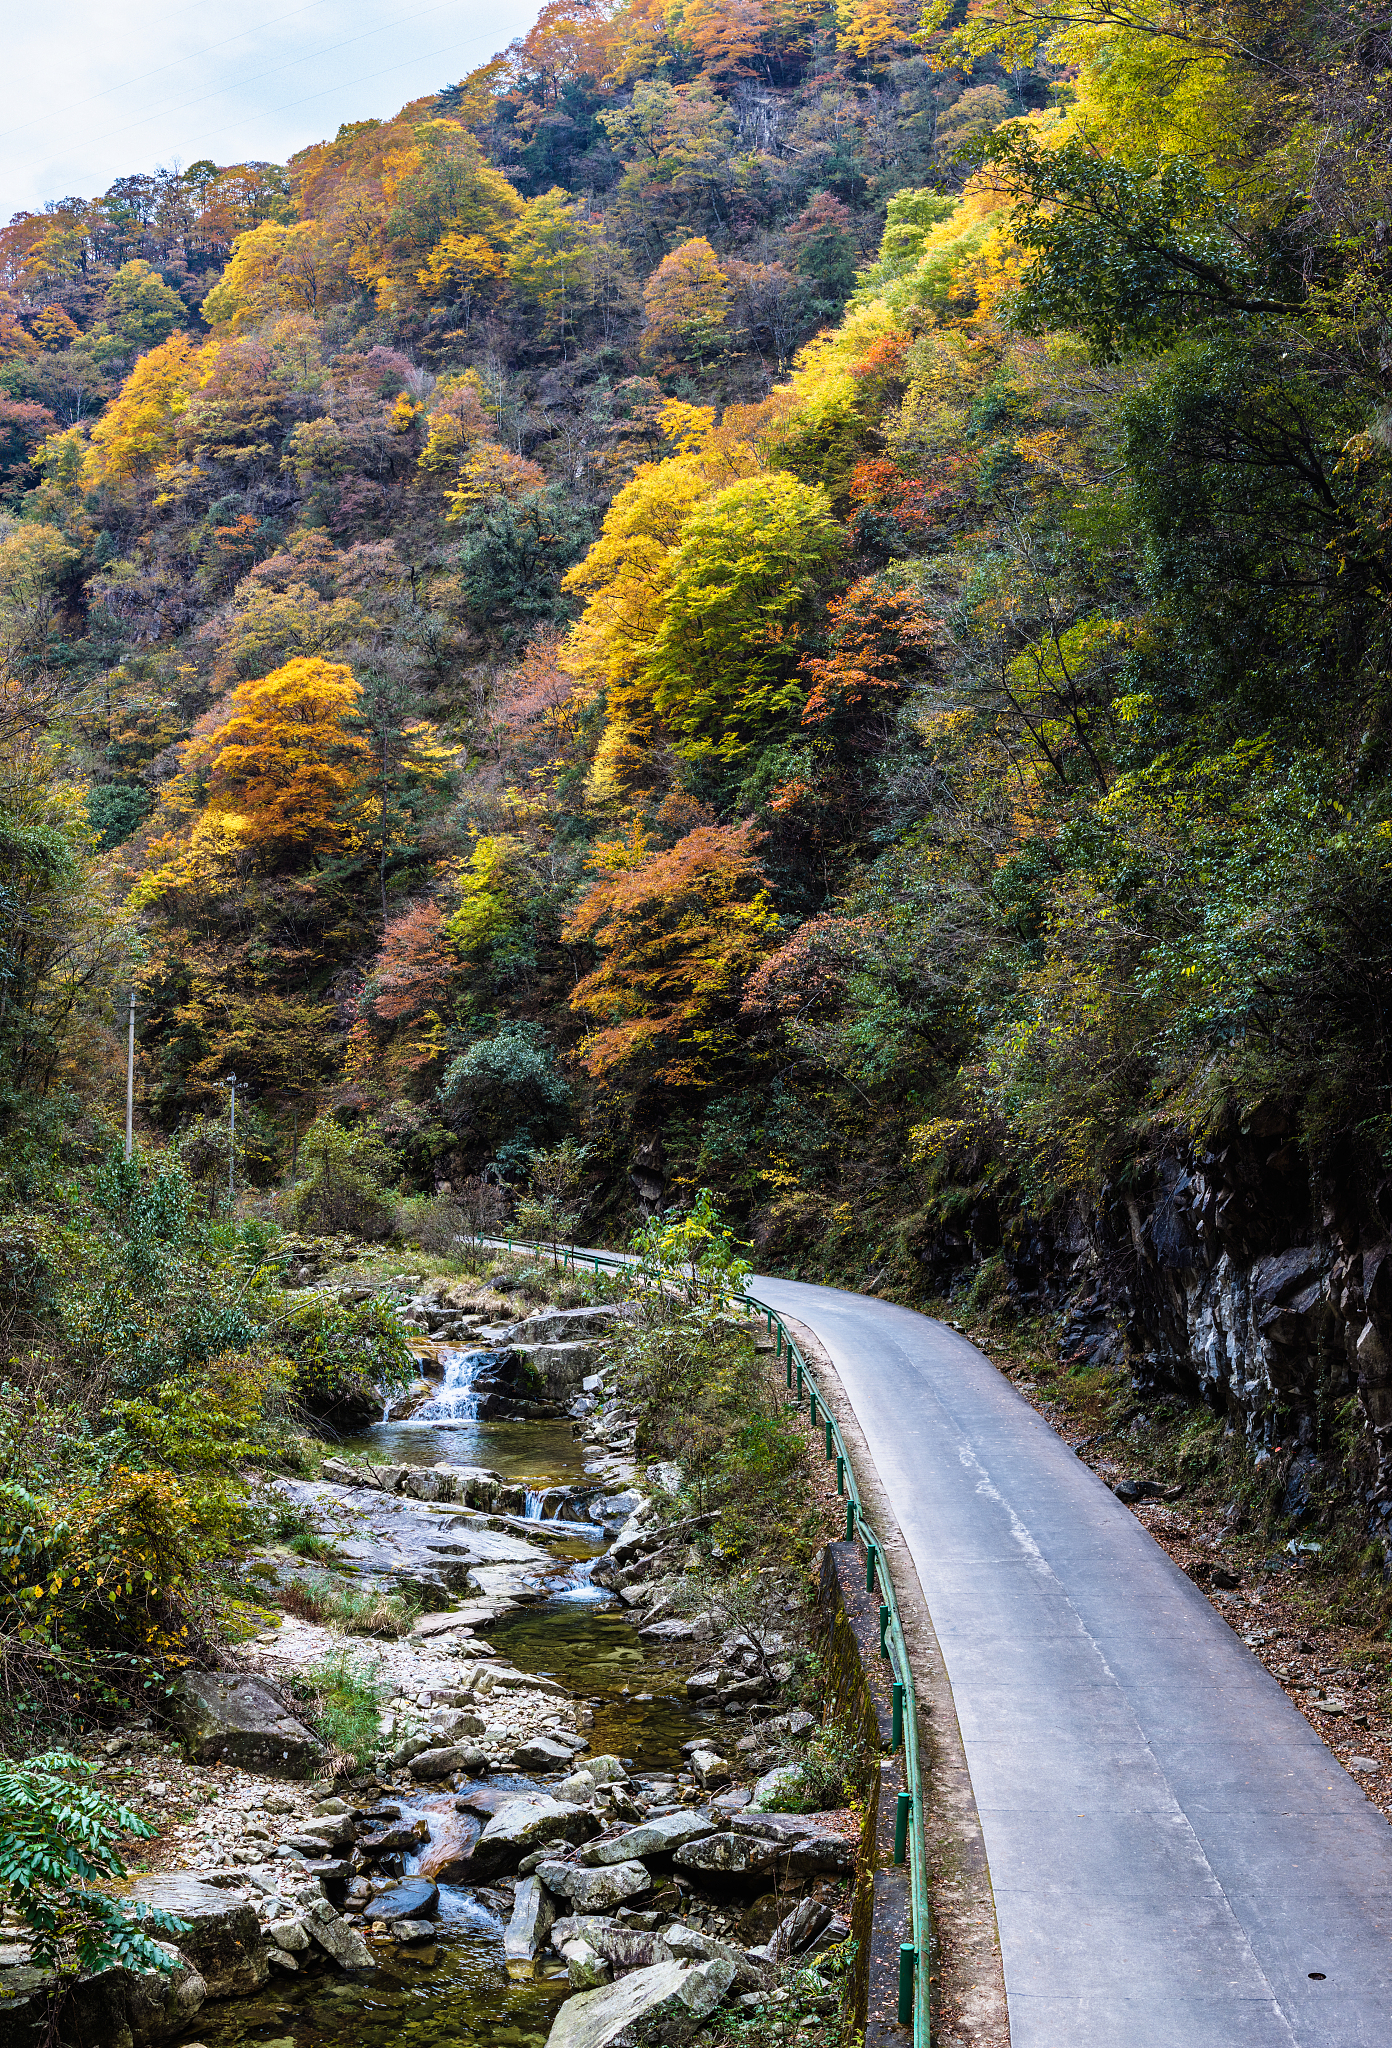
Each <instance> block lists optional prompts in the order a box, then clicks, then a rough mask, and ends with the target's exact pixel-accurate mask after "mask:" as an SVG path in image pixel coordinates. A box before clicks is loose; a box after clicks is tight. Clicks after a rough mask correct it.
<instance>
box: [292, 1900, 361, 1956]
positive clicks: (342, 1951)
mask: <svg viewBox="0 0 1392 2048" xmlns="http://www.w3.org/2000/svg"><path fill="white" fill-rule="evenodd" d="M305 1925H306V1926H307V1928H308V1929H309V1936H310V1940H311V1941H317V1942H318V1944H319V1946H320V1948H321V1949H323V1951H324V1953H325V1955H328V1956H332V1957H333V1959H334V1961H335V1962H336V1963H337V1964H338V1965H339V1967H340V1968H341V1969H344V1970H370V1969H371V1968H372V1951H371V1949H370V1948H369V1947H368V1945H367V1943H366V1942H365V1941H364V1940H363V1938H362V1936H361V1935H360V1934H359V1932H358V1930H357V1928H356V1927H350V1926H349V1925H348V1922H347V1921H346V1920H341V1919H340V1918H339V1916H338V1914H337V1913H335V1911H334V1909H333V1907H332V1906H331V1905H330V1904H329V1902H328V1900H327V1899H315V1900H314V1901H313V1902H312V1903H311V1904H310V1905H309V1906H308V1907H307V1908H306V1911H305Z"/></svg>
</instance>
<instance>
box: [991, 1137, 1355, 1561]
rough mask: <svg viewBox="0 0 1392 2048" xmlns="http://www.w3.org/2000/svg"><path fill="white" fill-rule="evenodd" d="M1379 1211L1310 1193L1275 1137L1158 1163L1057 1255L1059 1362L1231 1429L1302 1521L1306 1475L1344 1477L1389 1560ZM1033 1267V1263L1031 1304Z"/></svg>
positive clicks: (1080, 1226)
mask: <svg viewBox="0 0 1392 2048" xmlns="http://www.w3.org/2000/svg"><path fill="white" fill-rule="evenodd" d="M1389 1194H1392V1190H1386V1189H1384V1188H1377V1189H1375V1190H1372V1191H1371V1192H1369V1191H1368V1190H1367V1189H1366V1184H1365V1185H1364V1186H1362V1187H1360V1185H1359V1180H1358V1176H1356V1175H1355V1174H1352V1173H1350V1174H1349V1175H1347V1176H1333V1177H1331V1178H1330V1179H1329V1180H1328V1182H1327V1183H1326V1184H1324V1185H1315V1186H1313V1187H1312V1186H1311V1183H1310V1180H1309V1178H1308V1176H1307V1174H1306V1172H1305V1169H1304V1163H1303V1160H1302V1158H1301V1155H1300V1153H1299V1151H1298V1148H1297V1147H1296V1146H1295V1145H1294V1143H1293V1142H1291V1141H1290V1140H1289V1139H1288V1137H1287V1136H1286V1133H1285V1132H1284V1131H1283V1130H1282V1129H1281V1128H1280V1127H1279V1125H1277V1126H1275V1127H1274V1128H1267V1129H1261V1128H1254V1127H1252V1126H1248V1127H1247V1128H1246V1129H1244V1130H1243V1131H1242V1132H1241V1133H1239V1134H1238V1135H1236V1136H1235V1137H1234V1138H1233V1139H1232V1140H1231V1142H1229V1143H1227V1144H1225V1145H1221V1146H1216V1147H1214V1148H1213V1149H1211V1150H1208V1151H1205V1152H1203V1153H1200V1154H1198V1155H1197V1156H1195V1157H1192V1158H1190V1159H1168V1160H1162V1161H1158V1162H1156V1163H1155V1165H1154V1166H1153V1168H1152V1170H1151V1173H1150V1176H1149V1183H1148V1185H1147V1184H1144V1183H1142V1184H1140V1185H1138V1186H1137V1188H1136V1189H1134V1190H1127V1191H1125V1192H1122V1191H1115V1192H1113V1194H1112V1195H1111V1197H1110V1198H1109V1199H1108V1200H1106V1201H1105V1202H1104V1203H1103V1205H1102V1206H1101V1207H1099V1209H1097V1210H1096V1211H1095V1212H1092V1213H1091V1214H1087V1215H1080V1216H1077V1217H1075V1218H1074V1219H1073V1228H1072V1233H1071V1236H1070V1238H1069V1240H1068V1241H1067V1242H1066V1243H1056V1244H1055V1246H1054V1247H1053V1258H1052V1260H1051V1261H1049V1262H1048V1263H1049V1264H1050V1265H1051V1267H1052V1273H1051V1276H1050V1277H1051V1278H1052V1279H1053V1281H1054V1284H1055V1286H1056V1287H1057V1288H1058V1290H1059V1292H1060V1293H1061V1294H1062V1295H1063V1298H1064V1300H1065V1304H1066V1307H1065V1319H1064V1329H1063V1344H1062V1350H1063V1356H1064V1359H1065V1361H1066V1362H1068V1363H1085V1364H1109V1365H1112V1366H1114V1367H1118V1368H1123V1367H1126V1368H1129V1370H1130V1371H1131V1374H1132V1376H1133V1378H1134V1380H1135V1382H1136V1385H1137V1387H1138V1389H1140V1390H1141V1391H1147V1392H1172V1393H1177V1394H1179V1395H1181V1396H1183V1397H1185V1398H1187V1399H1190V1400H1202V1401H1204V1402H1205V1403H1206V1404H1207V1405H1208V1406H1210V1407H1211V1408H1213V1409H1214V1410H1215V1411H1216V1412H1219V1413H1226V1414H1227V1415H1228V1416H1229V1417H1230V1418H1231V1420H1232V1421H1233V1423H1234V1425H1235V1426H1236V1427H1238V1428H1240V1429H1241V1430H1242V1431H1243V1432H1244V1433H1245V1435H1246V1437H1247V1439H1248V1441H1249V1443H1250V1445H1251V1448H1252V1452H1253V1455H1254V1458H1255V1460H1256V1461H1257V1462H1258V1463H1259V1464H1264V1463H1266V1462H1267V1461H1268V1460H1272V1459H1274V1460H1276V1461H1278V1462H1277V1472H1278V1473H1279V1475H1280V1476H1281V1477H1282V1479H1283V1480H1284V1483H1285V1492H1284V1499H1283V1507H1284V1509H1285V1512H1286V1513H1287V1514H1290V1515H1292V1516H1294V1517H1295V1518H1296V1519H1297V1520H1298V1519H1300V1517H1301V1516H1302V1514H1303V1513H1304V1512H1305V1511H1306V1507H1307V1505H1308V1496H1309V1487H1310V1481H1311V1478H1312V1476H1313V1475H1314V1474H1315V1473H1316V1471H1317V1470H1321V1469H1323V1470H1325V1471H1326V1472H1327V1471H1330V1470H1332V1468H1333V1466H1334V1465H1335V1464H1336V1463H1337V1461H1339V1460H1341V1459H1343V1460H1346V1461H1347V1469H1346V1471H1345V1472H1344V1474H1343V1477H1344V1480H1345V1483H1347V1484H1351V1485H1353V1486H1355V1487H1356V1488H1357V1490H1358V1491H1359V1492H1360V1493H1361V1494H1362V1495H1363V1496H1364V1498H1365V1500H1366V1501H1367V1503H1368V1506H1369V1508H1370V1511H1371V1514H1372V1520H1373V1528H1374V1530H1375V1531H1376V1532H1377V1533H1380V1534H1383V1535H1384V1536H1385V1537H1386V1538H1387V1541H1388V1544H1389V1547H1390V1548H1392V1228H1389V1221H1390V1220H1392V1219H1389V1217H1388V1216H1385V1215H1384V1213H1383V1209H1384V1204H1385V1203H1386V1202H1387V1200H1388V1196H1389ZM1039 1263H1040V1262H1039V1259H1038V1248H1037V1247H1032V1249H1031V1253H1030V1255H1029V1258H1028V1259H1027V1261H1026V1274H1025V1282H1026V1288H1028V1289H1029V1291H1032V1292H1037V1289H1038V1267H1039ZM1022 1291H1023V1290H1022ZM1350 1401H1352V1403H1353V1406H1352V1409H1351V1410H1350V1409H1349V1406H1348V1404H1349V1403H1350ZM1350 1417H1351V1419H1352V1421H1353V1423H1354V1431H1353V1450H1352V1454H1351V1456H1350V1455H1349V1453H1348V1449H1347V1446H1348V1441H1349V1439H1348V1432H1347V1429H1346V1427H1345V1423H1346V1420H1347V1419H1348V1418H1350Z"/></svg>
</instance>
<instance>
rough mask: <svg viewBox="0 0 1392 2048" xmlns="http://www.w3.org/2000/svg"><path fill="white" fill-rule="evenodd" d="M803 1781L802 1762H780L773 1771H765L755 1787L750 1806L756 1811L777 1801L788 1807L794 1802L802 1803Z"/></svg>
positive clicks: (780, 1804)
mask: <svg viewBox="0 0 1392 2048" xmlns="http://www.w3.org/2000/svg"><path fill="white" fill-rule="evenodd" d="M801 1783H802V1766H801V1765H800V1764H779V1765H777V1766H776V1768H775V1769H773V1770H771V1771H765V1772H764V1775H763V1777H762V1778H760V1779H759V1780H758V1782H757V1783H756V1784H755V1787H754V1796H753V1798H752V1799H751V1800H750V1802H749V1804H750V1807H751V1808H752V1809H753V1811H755V1812H756V1813H757V1812H759V1811H761V1810H762V1809H763V1808H765V1807H769V1806H772V1805H774V1804H775V1803H777V1804H778V1805H779V1806H783V1807H787V1806H789V1805H792V1804H794V1803H797V1804H798V1805H801V1803H802V1802H801V1799H800V1798H799V1793H798V1788H799V1786H800V1785H801Z"/></svg>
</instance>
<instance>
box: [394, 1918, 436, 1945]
mask: <svg viewBox="0 0 1392 2048" xmlns="http://www.w3.org/2000/svg"><path fill="white" fill-rule="evenodd" d="M438 1933H439V1929H438V1928H437V1927H436V1925H435V1923H434V1921H433V1920H393V1921H392V1929H391V1938H392V1940H393V1941H399V1942H402V1943H403V1944H410V1943H411V1942H416V1941H434V1939H435V1936H436V1935H437V1934H438Z"/></svg>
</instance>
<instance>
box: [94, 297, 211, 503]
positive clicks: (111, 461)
mask: <svg viewBox="0 0 1392 2048" xmlns="http://www.w3.org/2000/svg"><path fill="white" fill-rule="evenodd" d="M199 353H200V351H199V348H198V344H197V343H196V342H195V341H194V340H193V339H192V337H191V336H190V335H187V334H171V335H170V337H169V339H168V341H164V342H161V343H160V345H159V347H158V348H152V349H151V350H150V351H149V353H148V354H147V355H143V356H141V358H140V360H139V362H138V363H137V364H136V366H135V368H134V369H133V370H132V371H131V373H130V375H129V377H127V379H126V381H125V383H124V384H123V385H122V386H121V389H120V392H119V393H118V394H117V396H116V397H115V398H114V399H113V400H112V402H111V404H110V405H109V406H108V407H107V409H106V411H105V412H104V413H103V414H102V416H101V418H100V419H99V420H98V421H97V424H96V425H95V426H94V427H93V429H92V443H91V447H90V448H89V450H88V453H87V461H86V465H85V471H84V482H85V483H86V484H87V485H88V486H89V487H90V486H93V485H96V484H121V483H127V482H129V481H130V480H131V479H132V478H134V477H138V476H145V475H148V474H149V472H150V471H151V470H153V469H157V468H158V467H159V465H160V463H162V462H167V461H169V459H170V458H171V457H172V455H173V453H174V449H175V444H176V442H177V440H178V435H179V418H180V415H181V414H182V413H183V412H184V411H185V410H186V409H187V406H188V402H189V393H190V391H191V390H193V388H194V387H195V385H196V383H197V380H198V379H197V363H198V357H199Z"/></svg>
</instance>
